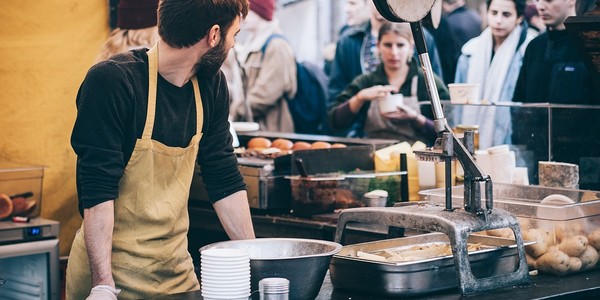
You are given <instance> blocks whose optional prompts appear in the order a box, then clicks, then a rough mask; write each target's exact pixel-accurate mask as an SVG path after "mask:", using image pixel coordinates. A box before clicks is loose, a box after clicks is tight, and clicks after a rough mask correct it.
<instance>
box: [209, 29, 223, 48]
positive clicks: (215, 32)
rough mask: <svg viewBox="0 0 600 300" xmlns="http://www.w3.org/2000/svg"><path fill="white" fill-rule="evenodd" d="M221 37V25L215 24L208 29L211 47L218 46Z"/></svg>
mask: <svg viewBox="0 0 600 300" xmlns="http://www.w3.org/2000/svg"><path fill="white" fill-rule="evenodd" d="M220 39H221V26H219V25H217V24H215V25H213V26H212V27H211V28H210V30H209V31H208V44H209V45H210V46H211V47H214V46H216V45H217V44H218V43H219V41H220Z"/></svg>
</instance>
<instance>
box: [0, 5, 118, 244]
mask: <svg viewBox="0 0 600 300" xmlns="http://www.w3.org/2000/svg"><path fill="white" fill-rule="evenodd" d="M108 33H109V26H108V0H85V1H82V0H1V1H0V160H3V161H12V162H23V163H30V164H35V165H44V166H46V167H47V168H46V170H45V177H44V189H43V193H42V197H43V199H42V210H41V215H42V217H44V218H47V219H53V220H57V221H59V222H60V225H61V228H60V229H61V230H60V248H61V249H60V250H61V255H68V253H69V250H70V247H71V243H72V240H73V237H74V235H75V231H76V230H77V228H79V226H80V224H81V218H80V217H79V213H78V212H77V196H76V191H75V160H76V157H75V154H74V153H73V150H72V149H71V146H70V143H69V140H70V136H71V129H72V128H73V122H74V120H75V114H76V108H75V97H76V94H77V89H78V88H79V85H80V83H81V81H82V80H83V78H84V76H85V74H86V72H87V70H88V68H89V67H90V66H91V65H92V64H93V62H94V58H95V57H96V55H97V54H98V51H99V49H100V46H101V45H102V43H103V42H104V40H105V39H106V37H107V36H108Z"/></svg>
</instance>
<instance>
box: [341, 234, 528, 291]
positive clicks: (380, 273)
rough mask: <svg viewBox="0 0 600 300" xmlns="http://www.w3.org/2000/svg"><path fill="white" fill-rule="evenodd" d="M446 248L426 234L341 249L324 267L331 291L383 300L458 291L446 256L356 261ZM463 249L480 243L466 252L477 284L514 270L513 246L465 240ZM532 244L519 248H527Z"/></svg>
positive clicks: (491, 239)
mask: <svg viewBox="0 0 600 300" xmlns="http://www.w3.org/2000/svg"><path fill="white" fill-rule="evenodd" d="M440 242H443V243H449V240H448V237H447V236H446V235H445V234H443V233H438V232H436V233H428V234H423V235H418V236H411V237H405V238H397V239H388V240H382V241H376V242H369V243H362V244H354V245H348V246H344V247H343V248H342V250H341V251H340V252H339V253H337V254H336V255H334V256H333V258H332V260H331V264H330V266H329V272H330V276H331V282H332V284H333V286H334V287H335V288H340V289H346V290H352V291H355V292H359V293H364V294H370V295H379V296H384V297H400V296H413V295H421V294H426V293H432V292H436V291H440V290H445V289H451V288H458V278H457V276H456V269H455V268H454V260H453V257H452V255H447V256H440V257H433V258H428V259H422V260H416V261H408V262H381V261H375V260H368V259H364V258H360V257H356V252H357V251H362V252H367V253H372V252H376V251H380V250H384V249H395V248H401V247H404V246H414V245H420V244H430V243H440ZM468 243H480V244H481V245H482V249H481V250H476V251H472V252H469V256H468V257H469V262H470V264H471V268H472V272H473V274H474V276H475V277H477V278H485V277H492V276H495V275H500V274H507V273H511V272H515V270H516V269H517V268H518V265H519V257H518V254H517V245H516V244H515V242H514V241H513V240H510V239H505V238H498V237H491V236H480V235H475V234H473V235H471V236H470V237H469V240H468ZM532 243H533V242H524V244H525V245H531V244H532Z"/></svg>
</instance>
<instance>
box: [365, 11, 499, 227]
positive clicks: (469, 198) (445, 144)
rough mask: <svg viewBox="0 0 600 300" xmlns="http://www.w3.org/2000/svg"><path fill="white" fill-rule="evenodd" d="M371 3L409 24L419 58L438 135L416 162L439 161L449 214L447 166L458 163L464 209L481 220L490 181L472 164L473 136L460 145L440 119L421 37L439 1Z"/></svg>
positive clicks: (436, 15) (489, 206) (394, 19)
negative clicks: (462, 188) (462, 184)
mask: <svg viewBox="0 0 600 300" xmlns="http://www.w3.org/2000/svg"><path fill="white" fill-rule="evenodd" d="M373 2H374V4H375V7H376V8H377V10H378V11H379V13H380V14H381V15H382V16H383V17H384V18H386V19H387V20H389V21H391V22H409V23H410V28H411V30H412V34H413V38H414V40H415V47H416V49H417V52H418V54H419V61H420V64H421V69H422V71H423V76H424V77H425V85H426V87H427V91H428V93H429V97H430V99H431V107H432V110H433V115H434V120H433V123H434V127H435V130H436V132H437V133H438V138H437V140H436V143H435V145H434V146H433V147H430V148H427V149H424V150H420V151H414V153H415V155H416V157H417V159H419V160H425V161H436V162H442V161H443V162H444V163H445V171H446V176H445V177H446V178H445V179H446V180H445V181H446V210H449V211H451V210H452V183H451V172H450V171H451V162H452V160H453V159H458V161H459V162H460V164H461V165H462V167H463V169H464V171H465V179H464V186H465V188H464V201H465V203H464V209H465V210H466V211H468V212H471V213H474V214H476V215H481V216H483V217H484V218H485V215H486V214H485V213H486V212H487V213H488V214H489V213H491V212H492V208H493V196H492V191H493V188H492V180H491V178H490V176H489V175H485V174H484V173H483V172H482V171H481V169H480V168H479V167H478V166H477V164H475V159H474V158H473V153H474V139H473V138H474V134H473V132H472V131H470V132H469V131H467V132H465V138H464V139H463V140H464V141H463V140H461V139H459V138H458V137H456V135H455V134H454V132H453V131H452V129H451V128H450V126H449V125H448V122H447V120H446V118H445V117H444V112H443V110H442V104H441V101H440V96H439V94H438V91H437V87H436V84H435V78H434V75H433V69H432V68H431V61H430V59H429V54H428V52H427V46H426V44H425V37H424V35H423V28H422V21H423V20H426V21H429V22H431V23H432V24H433V25H434V27H435V26H437V24H439V18H440V16H441V0H420V1H412V0H373ZM480 182H485V196H486V203H485V206H486V211H484V210H482V209H481V191H480V185H479V183H480Z"/></svg>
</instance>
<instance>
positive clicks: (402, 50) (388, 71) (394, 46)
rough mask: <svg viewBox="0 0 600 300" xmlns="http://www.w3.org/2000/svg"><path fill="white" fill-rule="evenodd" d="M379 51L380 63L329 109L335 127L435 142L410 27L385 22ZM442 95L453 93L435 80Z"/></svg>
mask: <svg viewBox="0 0 600 300" xmlns="http://www.w3.org/2000/svg"><path fill="white" fill-rule="evenodd" d="M377 51H378V53H379V55H380V57H381V64H380V65H379V66H378V67H377V69H376V70H375V71H373V72H371V73H368V74H363V75H360V76H358V77H356V78H355V79H354V80H353V81H352V82H351V83H350V84H349V85H348V86H347V87H346V89H344V90H343V91H342V92H341V93H340V94H339V95H338V96H337V97H336V104H335V106H334V107H332V108H331V109H330V111H329V115H328V117H329V123H330V126H331V127H330V128H332V129H333V130H346V129H349V128H354V129H355V130H356V133H357V135H358V136H363V137H368V138H383V139H396V140H399V141H407V142H409V143H414V142H415V141H418V140H420V141H423V142H425V143H426V144H432V143H433V142H434V141H435V137H436V134H435V130H434V128H433V122H432V121H431V120H430V119H428V118H426V117H425V116H424V115H423V114H421V110H420V107H419V104H418V101H419V100H421V101H424V100H429V95H428V93H427V88H426V86H425V80H424V78H423V73H422V72H421V70H420V68H419V67H418V66H417V63H416V62H415V61H414V60H412V54H413V51H414V41H413V38H412V33H411V30H410V26H409V25H408V24H407V23H385V24H384V25H383V26H382V27H381V29H380V30H379V38H378V40H377ZM435 80H436V84H437V87H438V93H439V94H440V97H441V98H442V99H448V90H447V89H446V86H445V85H444V83H443V81H442V80H441V79H440V78H438V77H436V78H435Z"/></svg>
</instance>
